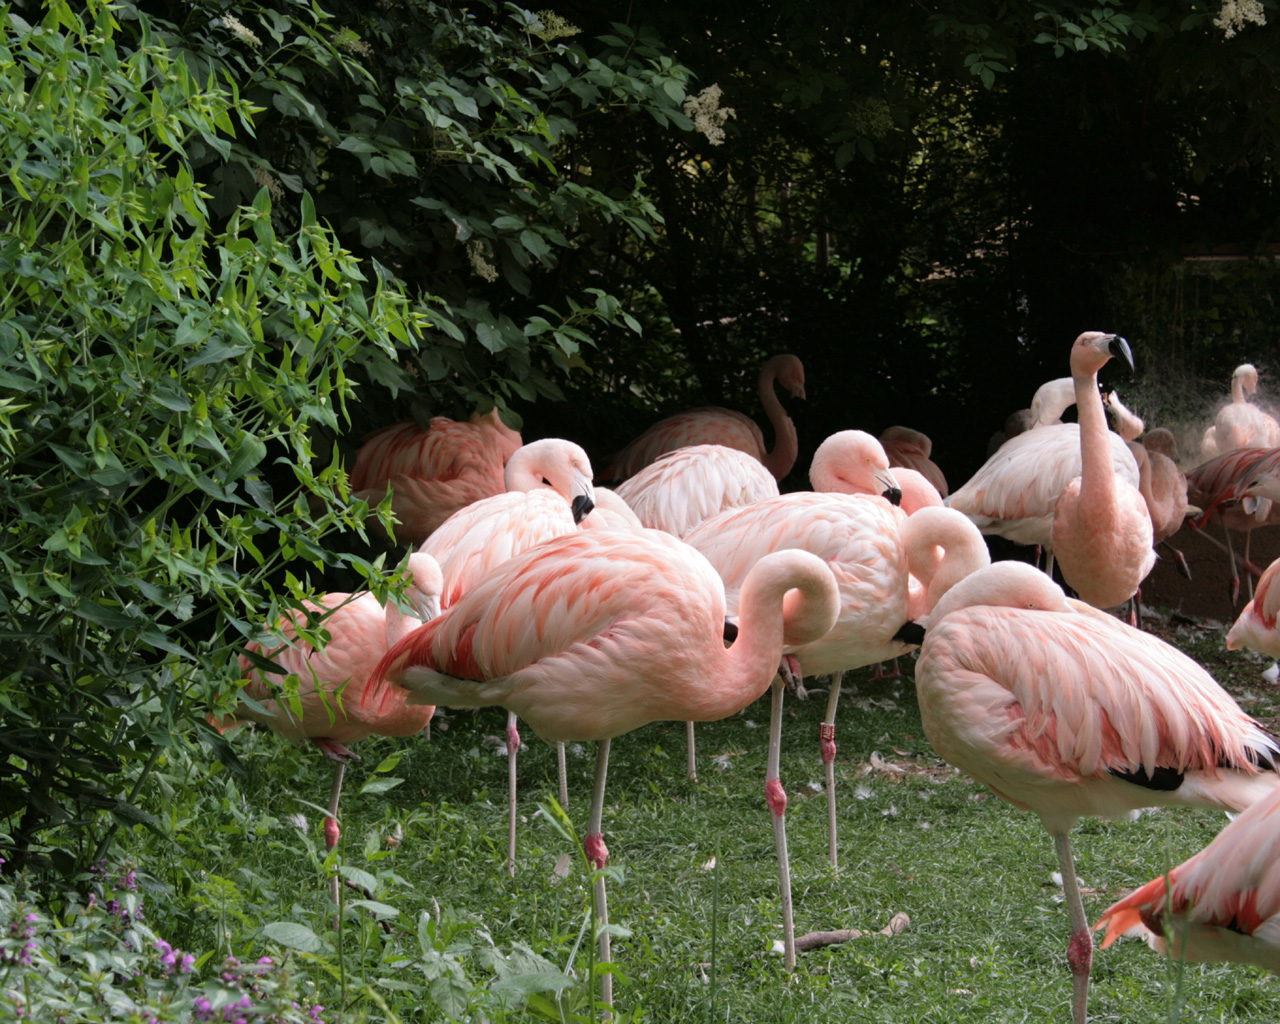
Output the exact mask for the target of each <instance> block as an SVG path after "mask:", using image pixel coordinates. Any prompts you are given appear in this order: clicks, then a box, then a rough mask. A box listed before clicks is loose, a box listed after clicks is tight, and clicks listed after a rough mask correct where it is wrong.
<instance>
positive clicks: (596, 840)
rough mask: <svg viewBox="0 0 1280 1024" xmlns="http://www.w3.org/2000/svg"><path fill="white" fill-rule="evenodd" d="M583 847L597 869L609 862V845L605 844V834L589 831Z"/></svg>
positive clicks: (588, 858)
mask: <svg viewBox="0 0 1280 1024" xmlns="http://www.w3.org/2000/svg"><path fill="white" fill-rule="evenodd" d="M582 848H583V849H584V850H586V851H587V860H589V861H590V862H591V866H592V867H593V868H595V869H596V870H597V871H598V870H599V869H600V868H602V867H604V866H605V865H606V864H608V863H609V847H607V846H605V845H604V836H602V835H601V834H600V833H599V832H588V833H587V838H586V841H585V842H584V843H583V844H582Z"/></svg>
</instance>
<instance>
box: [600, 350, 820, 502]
mask: <svg viewBox="0 0 1280 1024" xmlns="http://www.w3.org/2000/svg"><path fill="white" fill-rule="evenodd" d="M775 381H776V382H777V383H779V384H781V385H782V386H783V387H784V388H786V389H787V391H788V392H790V394H791V397H792V398H804V364H803V363H801V362H800V360H799V359H798V358H797V357H796V356H793V355H791V354H789V353H787V354H784V355H777V356H774V357H773V358H772V359H768V360H766V361H765V364H764V365H763V366H762V367H761V368H760V382H759V383H760V387H759V390H760V404H761V405H762V406H763V407H764V411H765V415H766V416H768V417H769V422H770V424H772V426H773V449H772V450H766V449H765V446H764V433H763V432H762V431H761V430H760V428H759V427H758V426H756V423H755V421H754V420H753V419H751V418H750V417H749V416H745V415H743V414H742V413H740V412H735V411H734V410H732V409H722V408H719V407H717V406H706V407H702V408H698V409H686V410H685V411H684V412H678V413H676V414H675V415H674V416H668V417H667V418H666V419H664V420H659V421H658V422H657V423H655V424H654V425H653V426H651V427H650V428H649V429H648V430H646V431H645V432H644V433H643V434H641V435H640V436H639V437H637V438H636V439H635V440H634V441H632V442H631V443H630V444H628V445H627V446H626V447H625V448H623V449H622V451H620V452H618V454H617V455H615V456H614V457H613V459H612V460H611V461H610V463H609V465H608V466H606V467H605V470H604V474H603V479H605V480H626V479H627V478H628V477H630V476H634V475H635V474H636V473H638V472H639V471H640V470H642V469H643V468H644V467H645V466H647V465H649V463H651V462H653V461H654V459H656V458H657V457H658V456H659V455H662V454H663V453H664V452H671V451H675V450H676V449H677V448H686V447H688V446H689V445H692V444H722V445H724V446H725V447H726V448H737V449H738V450H739V451H743V452H746V453H747V454H748V455H754V456H755V457H756V458H757V459H759V460H760V462H762V463H763V464H764V466H765V468H766V469H767V470H769V472H770V473H772V474H773V477H774V479H775V480H781V479H782V478H783V477H784V476H786V475H787V474H788V473H790V472H791V467H792V466H794V465H795V463H796V456H797V455H798V454H799V451H800V445H799V440H798V438H797V437H796V427H795V424H794V423H792V422H791V417H789V416H788V415H787V413H786V410H785V409H783V407H782V403H781V402H780V401H778V396H777V395H776V394H774V391H773V385H774V382H775Z"/></svg>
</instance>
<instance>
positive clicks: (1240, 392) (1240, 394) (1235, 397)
mask: <svg viewBox="0 0 1280 1024" xmlns="http://www.w3.org/2000/svg"><path fill="white" fill-rule="evenodd" d="M1231 401H1232V402H1233V403H1235V404H1237V405H1239V404H1240V403H1242V402H1244V401H1245V397H1244V376H1243V375H1242V374H1237V375H1236V376H1234V377H1232V378H1231Z"/></svg>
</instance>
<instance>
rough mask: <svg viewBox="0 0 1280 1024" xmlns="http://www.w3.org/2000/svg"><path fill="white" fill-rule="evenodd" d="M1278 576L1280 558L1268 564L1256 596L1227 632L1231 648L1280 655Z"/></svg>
mask: <svg viewBox="0 0 1280 1024" xmlns="http://www.w3.org/2000/svg"><path fill="white" fill-rule="evenodd" d="M1277 578H1280V558H1277V559H1276V560H1275V561H1274V562H1272V563H1271V564H1270V565H1269V566H1267V568H1266V571H1264V572H1263V574H1262V578H1261V579H1260V580H1258V586H1257V587H1256V588H1255V589H1254V592H1253V599H1252V600H1251V601H1250V602H1249V603H1248V604H1247V605H1245V606H1244V611H1242V612H1241V613H1240V615H1239V616H1238V617H1237V618H1236V621H1235V623H1234V624H1233V625H1232V627H1231V629H1229V630H1228V631H1227V650H1229V651H1237V650H1239V649H1240V648H1241V647H1248V648H1249V649H1250V650H1251V651H1257V652H1258V653H1259V654H1267V655H1270V656H1271V657H1273V658H1280V632H1277V630H1276V614H1277V613H1278V612H1280V584H1277V582H1276V580H1277Z"/></svg>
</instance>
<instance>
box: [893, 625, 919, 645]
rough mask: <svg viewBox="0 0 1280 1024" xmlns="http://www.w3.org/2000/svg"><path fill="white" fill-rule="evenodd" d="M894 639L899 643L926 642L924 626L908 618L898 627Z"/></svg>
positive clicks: (916, 643) (917, 643)
mask: <svg viewBox="0 0 1280 1024" xmlns="http://www.w3.org/2000/svg"><path fill="white" fill-rule="evenodd" d="M893 639H894V640H897V641H898V642H899V643H904V644H915V645H916V646H919V645H920V644H922V643H924V626H922V625H920V623H918V622H912V621H911V620H910V619H908V620H907V621H906V622H904V623H903V624H902V625H901V626H900V627H899V628H898V632H896V633H894V634H893Z"/></svg>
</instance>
